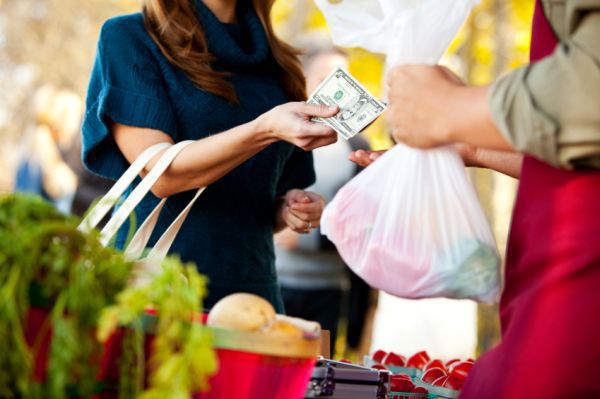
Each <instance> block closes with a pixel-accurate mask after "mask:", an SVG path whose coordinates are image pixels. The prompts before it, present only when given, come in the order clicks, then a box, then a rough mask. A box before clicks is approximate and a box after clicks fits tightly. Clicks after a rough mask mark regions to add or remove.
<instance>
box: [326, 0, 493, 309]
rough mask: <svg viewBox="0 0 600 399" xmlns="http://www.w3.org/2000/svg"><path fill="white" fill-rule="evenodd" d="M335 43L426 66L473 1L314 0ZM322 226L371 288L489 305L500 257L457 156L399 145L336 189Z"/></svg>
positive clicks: (446, 150) (449, 38)
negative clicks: (461, 299) (463, 299)
mask: <svg viewBox="0 0 600 399" xmlns="http://www.w3.org/2000/svg"><path fill="white" fill-rule="evenodd" d="M316 3H317V5H318V6H319V7H320V8H321V10H322V11H323V14H324V15H325V18H326V20H327V23H328V25H329V27H330V29H331V32H332V36H333V40H334V43H335V44H337V45H340V46H345V47H362V48H365V49H367V50H370V51H374V52H379V53H384V54H386V56H387V64H388V67H392V66H395V65H399V64H406V63H421V64H434V63H436V62H437V61H438V60H439V58H440V57H441V56H442V55H443V53H444V51H445V50H446V48H447V47H448V45H449V44H450V42H451V41H452V39H453V38H454V36H455V35H456V33H457V31H458V29H459V28H460V26H461V25H462V23H463V22H464V20H465V19H466V17H467V16H468V14H469V12H470V11H471V9H472V7H473V6H474V5H475V4H476V3H478V1H476V0H341V1H339V0H336V1H331V0H316ZM322 232H323V234H325V235H327V237H328V238H329V239H330V240H331V241H332V242H333V243H334V244H335V245H336V247H337V248H338V251H339V252H340V254H341V256H342V257H343V258H344V260H345V261H346V263H347V264H348V265H349V266H350V268H352V269H353V270H354V271H355V272H356V273H357V274H358V275H359V276H361V277H362V278H363V279H364V280H365V281H367V282H368V283H369V284H371V285H372V286H374V287H376V288H379V289H382V290H384V291H386V292H388V293H390V294H393V295H397V296H401V297H406V298H427V297H449V298H470V299H474V300H478V301H482V302H495V301H496V300H497V298H498V295H499V290H500V273H499V263H500V262H499V255H498V252H497V250H496V244H495V241H494V237H493V235H492V232H491V229H490V226H489V223H488V222H487V220H486V218H485V215H484V213H483V210H482V209H481V205H480V204H479V202H478V200H477V197H476V195H475V191H474V189H473V187H472V185H471V184H470V183H469V181H468V179H467V176H466V173H465V170H464V164H463V162H462V160H461V159H460V156H459V155H458V154H457V153H456V151H455V150H454V149H452V148H451V147H445V148H438V149H433V150H417V149H412V148H409V147H407V146H405V145H402V144H398V145H397V146H396V147H394V148H393V149H392V150H390V151H388V153H387V154H386V155H385V156H383V157H381V158H380V159H379V160H377V161H376V162H375V163H374V164H373V165H371V166H369V167H368V168H367V169H366V170H365V171H363V172H362V173H361V174H360V175H358V176H357V177H356V178H354V179H353V180H352V181H350V182H349V183H348V184H347V185H346V186H345V187H343V188H342V190H340V192H339V193H338V194H337V196H336V197H335V198H334V200H333V201H332V202H331V203H330V204H329V205H328V206H327V208H326V210H325V212H324V214H323V218H322Z"/></svg>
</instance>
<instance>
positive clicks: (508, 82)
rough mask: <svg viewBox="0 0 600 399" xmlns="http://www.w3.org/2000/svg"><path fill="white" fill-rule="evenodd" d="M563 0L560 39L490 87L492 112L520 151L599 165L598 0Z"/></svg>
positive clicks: (572, 164)
mask: <svg viewBox="0 0 600 399" xmlns="http://www.w3.org/2000/svg"><path fill="white" fill-rule="evenodd" d="M566 3H567V4H566V5H567V10H568V12H567V20H566V21H564V26H565V27H566V29H565V31H564V32H561V33H563V35H564V40H563V41H562V42H561V43H560V44H559V45H558V47H557V49H556V50H555V52H554V53H553V54H552V55H551V56H549V57H547V58H545V59H543V60H541V61H539V62H537V63H535V64H532V65H530V66H528V67H525V68H522V69H519V70H517V71H515V72H514V73H511V74H509V75H507V76H505V77H504V78H502V79H500V80H499V81H498V82H497V83H496V84H495V85H494V86H493V87H492V88H491V90H490V93H489V103H490V108H491V114H492V115H493V119H494V122H495V123H496V124H497V126H498V127H499V128H500V131H501V132H502V135H503V136H504V137H505V138H506V139H507V140H508V141H510V142H511V143H512V145H513V146H514V147H515V148H516V149H517V150H518V151H521V152H524V153H528V154H531V155H533V156H535V157H537V158H539V159H542V160H544V161H546V162H548V163H550V164H552V165H555V166H559V167H563V168H600V0H586V1H567V2H566ZM553 22H554V23H555V24H556V22H557V21H553Z"/></svg>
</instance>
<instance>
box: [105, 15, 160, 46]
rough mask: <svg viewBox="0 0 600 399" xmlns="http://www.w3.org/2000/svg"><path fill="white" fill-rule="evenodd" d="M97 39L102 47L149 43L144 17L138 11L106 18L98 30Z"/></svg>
mask: <svg viewBox="0 0 600 399" xmlns="http://www.w3.org/2000/svg"><path fill="white" fill-rule="evenodd" d="M99 41H100V45H101V46H104V47H106V46H110V47H118V46H127V45H131V44H132V43H140V42H142V43H149V42H150V41H151V39H150V35H149V34H148V32H147V31H146V27H145V26H144V17H143V15H142V14H141V13H139V12H138V13H134V14H127V15H119V16H116V17H112V18H109V19H108V20H106V21H105V22H104V24H103V25H102V29H101V30H100V39H99Z"/></svg>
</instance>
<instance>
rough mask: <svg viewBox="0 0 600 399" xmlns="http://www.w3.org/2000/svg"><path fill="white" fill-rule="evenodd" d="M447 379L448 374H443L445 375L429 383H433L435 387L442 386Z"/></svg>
mask: <svg viewBox="0 0 600 399" xmlns="http://www.w3.org/2000/svg"><path fill="white" fill-rule="evenodd" d="M447 380H448V376H447V375H445V376H442V377H440V378H438V379H437V380H435V381H433V382H432V383H431V385H435V386H437V387H443V386H444V384H445V383H446V381H447Z"/></svg>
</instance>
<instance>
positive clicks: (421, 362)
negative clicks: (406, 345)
mask: <svg viewBox="0 0 600 399" xmlns="http://www.w3.org/2000/svg"><path fill="white" fill-rule="evenodd" d="M429 360H431V359H430V358H429V355H428V354H427V352H425V351H421V352H417V353H415V354H414V355H412V356H411V357H410V358H409V359H408V361H407V362H406V367H414V368H417V369H421V370H422V369H423V367H425V365H426V364H427V363H428V362H429Z"/></svg>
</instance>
